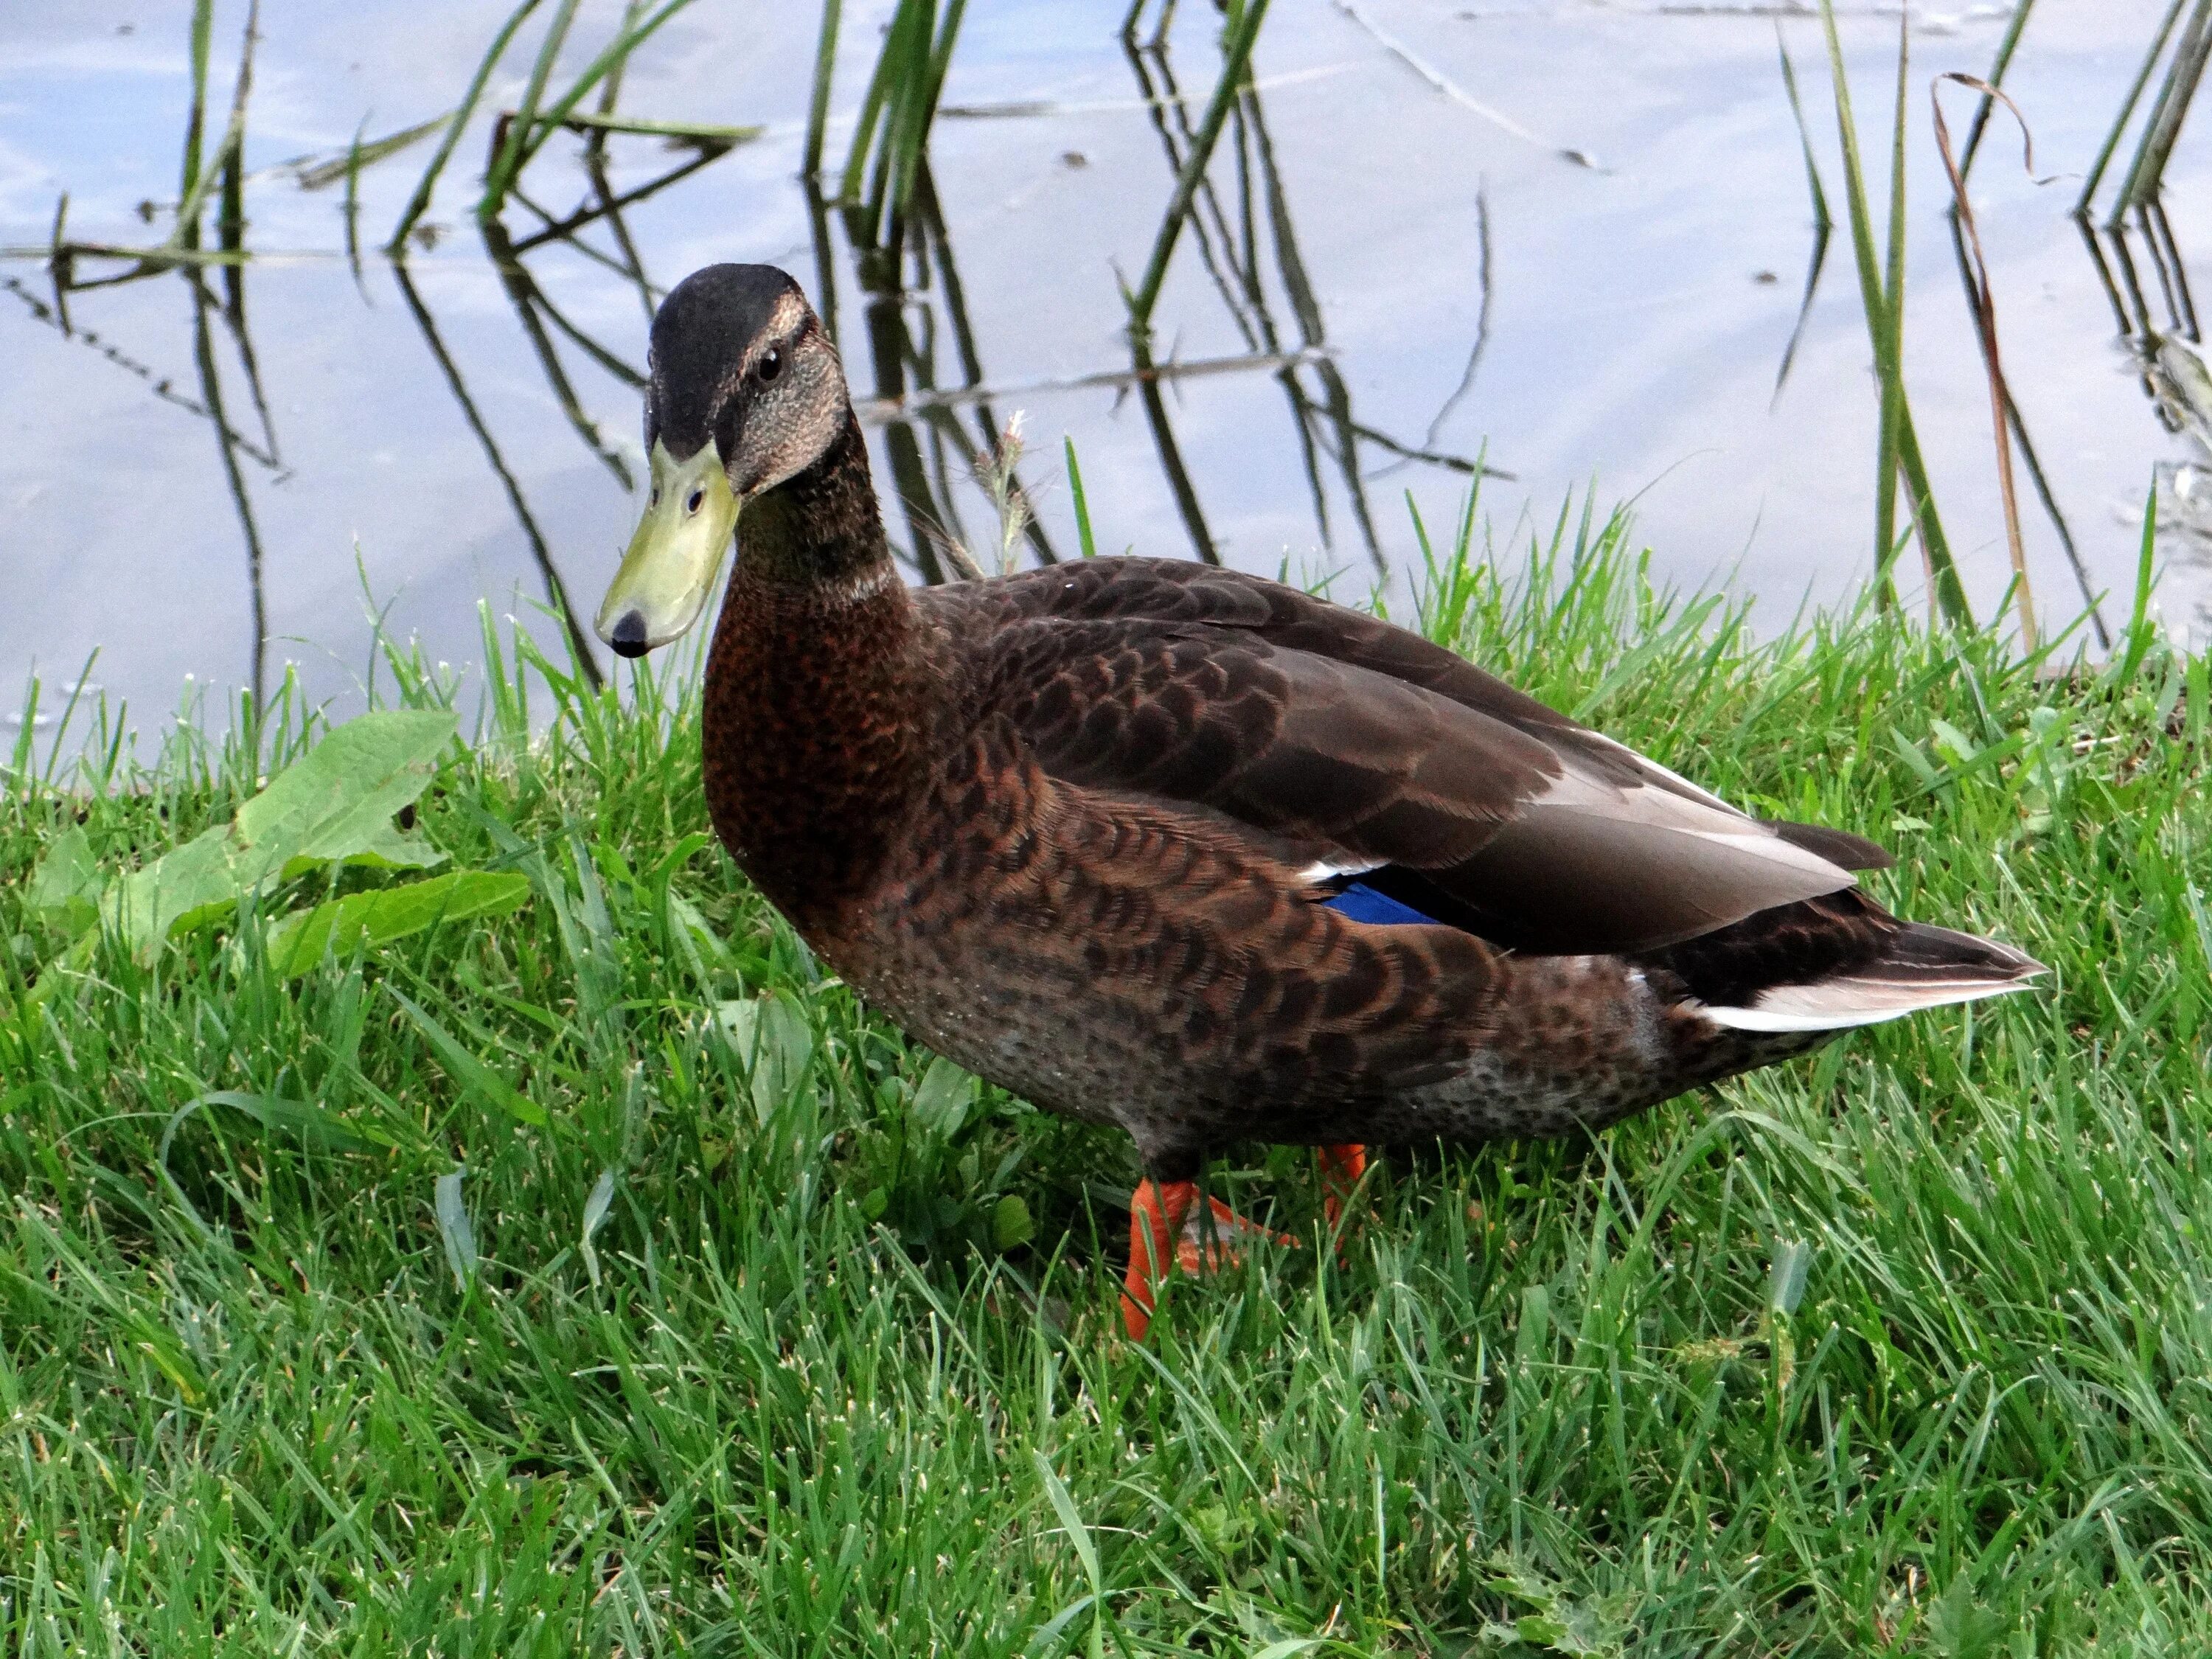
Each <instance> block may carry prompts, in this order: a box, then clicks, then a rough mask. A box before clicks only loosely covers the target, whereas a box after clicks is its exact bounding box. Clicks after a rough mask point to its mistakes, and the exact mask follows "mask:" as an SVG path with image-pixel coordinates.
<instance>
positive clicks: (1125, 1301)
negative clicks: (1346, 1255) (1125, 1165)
mask: <svg viewBox="0 0 2212 1659" xmlns="http://www.w3.org/2000/svg"><path fill="white" fill-rule="evenodd" d="M1245 1238H1264V1239H1269V1240H1272V1241H1273V1243H1278V1244H1291V1245H1295V1244H1297V1242H1298V1241H1297V1239H1295V1238H1291V1237H1287V1236H1285V1234H1282V1233H1279V1232H1276V1231H1273V1229H1271V1228H1267V1227H1262V1226H1261V1225H1260V1224H1259V1223H1258V1222H1256V1221H1253V1220H1251V1219H1249V1218H1246V1217H1244V1216H1241V1215H1239V1214H1237V1212H1236V1211H1234V1210H1232V1209H1231V1208H1230V1207H1229V1206H1227V1205H1226V1204H1224V1203H1223V1202H1222V1201H1221V1200H1219V1199H1218V1198H1209V1199H1208V1200H1206V1208H1205V1209H1203V1210H1201V1209H1200V1208H1199V1206H1198V1183H1197V1182H1195V1181H1170V1182H1156V1181H1152V1180H1146V1181H1141V1182H1138V1183H1137V1190H1136V1191H1135V1192H1134V1193H1133V1194H1131V1195H1130V1199H1129V1270H1128V1273H1127V1275H1126V1276H1125V1277H1124V1278H1123V1279H1122V1281H1121V1324H1122V1328H1124V1329H1126V1330H1127V1332H1128V1333H1129V1338H1130V1340H1132V1341H1139V1342H1140V1341H1142V1340H1144V1336H1145V1333H1146V1331H1147V1330H1149V1329H1150V1328H1152V1309H1153V1306H1154V1305H1155V1303H1156V1300H1157V1298H1158V1291H1159V1286H1160V1285H1162V1284H1163V1283H1164V1282H1165V1281H1166V1279H1167V1276H1168V1274H1169V1273H1172V1272H1174V1271H1175V1270H1176V1269H1177V1268H1181V1269H1182V1271H1183V1272H1184V1273H1212V1272H1216V1271H1218V1269H1220V1268H1222V1267H1234V1266H1235V1265H1236V1264H1237V1262H1239V1261H1243V1256H1242V1255H1240V1254H1239V1253H1238V1251H1237V1243H1238V1242H1239V1241H1240V1240H1242V1239H1245Z"/></svg>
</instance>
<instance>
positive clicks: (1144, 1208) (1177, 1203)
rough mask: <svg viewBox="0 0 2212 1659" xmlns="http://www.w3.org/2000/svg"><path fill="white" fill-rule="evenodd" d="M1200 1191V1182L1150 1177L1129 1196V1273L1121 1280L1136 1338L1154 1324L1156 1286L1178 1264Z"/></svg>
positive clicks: (1125, 1320)
mask: <svg viewBox="0 0 2212 1659" xmlns="http://www.w3.org/2000/svg"><path fill="white" fill-rule="evenodd" d="M1197 1196H1198V1183H1197V1182H1195V1181H1170V1182H1168V1183H1167V1184H1166V1185H1165V1186H1162V1185H1161V1184H1160V1183H1159V1182H1157V1181H1153V1180H1151V1179H1150V1178H1147V1179H1146V1180H1143V1181H1140V1182H1138V1183H1137V1190H1136V1191H1135V1192H1134V1193H1133V1194H1130V1197H1129V1272H1128V1274H1127V1277H1126V1278H1124V1279H1122V1281H1121V1324H1122V1328H1124V1329H1126V1330H1127V1332H1128V1333H1129V1340H1131V1341H1132V1342H1141V1341H1143V1340H1145V1333H1146V1331H1147V1330H1149V1329H1151V1328H1152V1304H1153V1293H1154V1286H1156V1285H1159V1284H1161V1283H1162V1282H1163V1281H1164V1280H1165V1279H1166V1278H1167V1276H1168V1270H1169V1269H1170V1267H1173V1266H1174V1264H1175V1240H1176V1236H1177V1235H1178V1234H1180V1233H1181V1232H1182V1218H1183V1217H1184V1216H1185V1215H1186V1214H1188V1212H1189V1210H1190V1206H1191V1201H1192V1200H1194V1199H1195V1198H1196V1197H1197Z"/></svg>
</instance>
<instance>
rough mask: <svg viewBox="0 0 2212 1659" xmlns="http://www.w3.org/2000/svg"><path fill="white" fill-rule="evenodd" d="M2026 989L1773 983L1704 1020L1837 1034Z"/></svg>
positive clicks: (1947, 983) (1954, 983)
mask: <svg viewBox="0 0 2212 1659" xmlns="http://www.w3.org/2000/svg"><path fill="white" fill-rule="evenodd" d="M2022 988H2024V982H2023V981H2021V980H1994V981H1993V980H1989V979H1971V980H1966V979H1961V980H1940V981H1928V980H1923V981H1919V982H1917V983H1915V984H1905V983H1900V982H1899V981H1895V980H1879V979H1851V978H1848V977H1846V978H1842V979H1832V980H1825V981H1821V982H1820V984H1817V985H1777V986H1772V987H1769V988H1768V989H1766V990H1764V991H1761V992H1760V993H1759V994H1758V995H1757V996H1756V997H1754V998H1753V999H1752V1004H1751V1006H1749V1007H1747V1008H1716V1007H1707V1008H1706V1009H1705V1011H1704V1012H1705V1018H1707V1019H1709V1020H1711V1021H1712V1023H1713V1024H1716V1025H1719V1026H1723V1027H1725V1028H1727V1029H1728V1030H1731V1031H1838V1030H1844V1029H1846V1028H1848V1027H1850V1026H1853V1025H1879V1024H1881V1023H1882V1022H1883V1021H1884V1020H1888V1019H1902V1018H1904V1017H1905V1015H1907V1014H1910V1013H1917V1012H1918V1011H1919V1010H1921V1009H1923V1008H1941V1007H1944V1006H1947V1005H1948V1004H1951V1003H1954V1002H1978V1001H1980V1000H1981V999H1983V998H1984V997H1999V996H2002V995H2003V994H2005V993H2006V992H2008V991H2017V990H2021V989H2022Z"/></svg>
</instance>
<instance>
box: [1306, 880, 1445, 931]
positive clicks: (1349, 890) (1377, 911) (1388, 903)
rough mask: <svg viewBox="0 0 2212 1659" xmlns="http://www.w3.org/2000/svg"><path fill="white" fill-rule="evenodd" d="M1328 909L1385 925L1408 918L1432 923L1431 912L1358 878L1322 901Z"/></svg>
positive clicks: (1433, 918) (1389, 925)
mask: <svg viewBox="0 0 2212 1659" xmlns="http://www.w3.org/2000/svg"><path fill="white" fill-rule="evenodd" d="M1322 903H1323V904H1326V905H1327V906H1328V908H1330V909H1332V910H1334V911H1337V912H1339V913H1340V914H1341V915H1346V916H1349V917H1350V918H1351V919H1352V921H1370V922H1375V923H1378V924H1379V925H1381V926H1383V927H1397V926H1399V925H1400V924H1401V923H1404V922H1409V921H1425V922H1429V923H1431V924H1433V923H1434V922H1435V921H1436V918H1435V917H1434V916H1425V915H1422V914H1421V913H1420V912H1419V910H1416V909H1415V908H1413V906H1412V905H1410V904H1401V903H1399V902H1398V901H1397V900H1395V899H1394V898H1390V897H1388V896H1385V895H1383V894H1381V893H1378V892H1376V890H1374V889H1373V888H1372V887H1363V886H1361V885H1360V884H1358V882H1356V881H1355V882H1351V883H1347V884H1346V886H1345V887H1344V889H1343V890H1341V891H1340V892H1337V893H1334V894H1332V895H1331V896H1329V897H1328V898H1325V899H1323V900H1322Z"/></svg>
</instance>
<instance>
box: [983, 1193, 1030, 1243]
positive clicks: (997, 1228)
mask: <svg viewBox="0 0 2212 1659" xmlns="http://www.w3.org/2000/svg"><path fill="white" fill-rule="evenodd" d="M1034 1237H1036V1221H1034V1220H1033V1219H1032V1218H1030V1206H1028V1204H1026V1203H1025V1202H1024V1201H1023V1200H1022V1199H1021V1198H1019V1197H1018V1196H1017V1195H1016V1194H1012V1193H1009V1194H1006V1197H1004V1198H1002V1199H1000V1200H999V1201H998V1204H997V1205H996V1206H994V1208H993V1210H992V1211H991V1243H992V1244H993V1245H994V1246H995V1247H996V1248H997V1249H1001V1250H1011V1249H1013V1248H1014V1247H1015V1246H1016V1245H1017V1244H1026V1243H1029V1242H1030V1240H1031V1239H1032V1238H1034Z"/></svg>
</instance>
